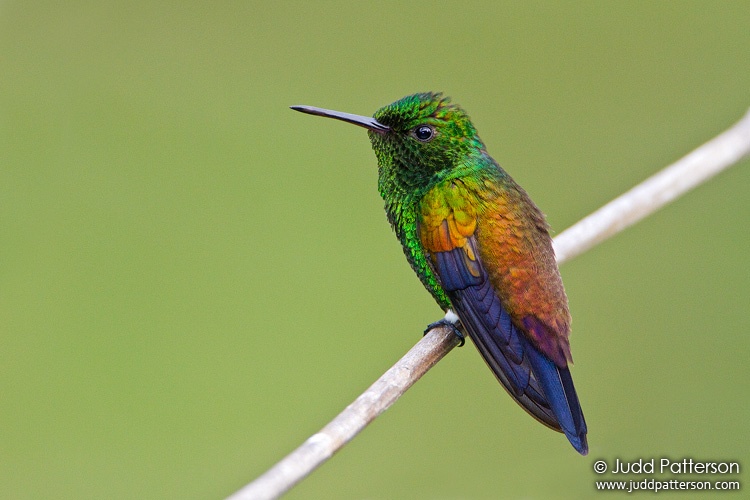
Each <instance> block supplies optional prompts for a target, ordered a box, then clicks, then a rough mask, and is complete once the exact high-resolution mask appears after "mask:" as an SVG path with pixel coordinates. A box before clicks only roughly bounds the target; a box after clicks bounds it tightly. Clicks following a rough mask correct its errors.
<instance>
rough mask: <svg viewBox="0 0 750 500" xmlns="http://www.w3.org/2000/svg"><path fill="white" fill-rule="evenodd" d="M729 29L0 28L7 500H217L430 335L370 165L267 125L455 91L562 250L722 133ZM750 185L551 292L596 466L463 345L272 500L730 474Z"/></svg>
mask: <svg viewBox="0 0 750 500" xmlns="http://www.w3.org/2000/svg"><path fill="white" fill-rule="evenodd" d="M749 25H750V4H748V3H747V2H735V3H731V2H721V3H709V2H703V3H695V2H627V3H625V2H617V3H615V2H579V3H574V4H565V5H563V4H562V3H556V2H531V3H521V2H476V3H473V2H471V3H465V2H461V3H460V4H459V3H455V4H450V3H434V2H410V3H409V4H408V6H407V5H406V4H405V3H403V2H367V3H364V2H361V3H360V2H320V3H306V2H299V3H277V4H276V5H274V6H273V7H270V6H269V4H266V3H253V2H129V3H119V2H76V1H73V2H64V3H62V2H36V3H29V2H18V1H4V2H2V3H0V238H1V240H0V241H1V243H2V244H1V245H0V393H1V396H0V498H9V499H10V498H13V499H26V498H61V499H66V498H71V499H72V498H76V499H77V498H123V499H129V498H144V499H146V498H196V499H198V498H220V497H223V496H225V495H228V494H230V493H231V492H233V491H234V490H236V489H237V488H239V487H240V486H242V485H243V484H245V483H246V482H248V481H250V480H251V479H253V478H254V477H256V476H257V475H259V474H261V473H262V472H263V471H264V470H266V469H267V468H268V467H269V466H271V465H272V464H273V463H274V462H275V461H276V460H278V459H279V458H281V457H282V456H283V455H285V454H286V453H287V452H289V451H291V450H292V449H293V448H294V447H296V446H297V445H298V444H299V443H301V442H302V441H303V440H304V439H305V438H306V437H308V436H309V435H310V434H312V433H313V432H315V431H317V430H318V429H319V428H320V427H322V426H323V425H324V424H325V423H327V422H328V421H329V420H330V419H331V418H332V417H333V416H335V415H336V414H337V413H338V412H339V411H340V410H341V409H343V408H344V407H345V406H346V405H347V404H348V403H349V402H350V401H351V400H353V399H354V398H355V397H356V396H357V395H358V394H359V393H360V392H361V391H362V390H363V389H365V388H366V387H367V386H368V385H369V384H370V383H371V382H372V381H374V380H375V379H376V378H377V377H378V376H379V375H380V374H381V373H382V372H383V371H384V370H385V369H387V368H388V367H389V366H390V365H391V364H392V363H393V362H395V361H396V360H397V359H398V358H399V357H400V356H401V355H402V354H403V353H404V352H405V351H406V350H407V349H408V348H409V347H411V346H412V345H413V344H414V343H415V342H416V341H417V340H418V339H419V338H420V335H421V331H422V329H423V328H424V326H425V325H426V324H427V323H428V322H430V321H433V320H435V319H437V318H438V317H440V315H441V312H440V311H439V309H438V308H437V306H436V305H435V304H434V303H433V301H432V299H431V297H430V296H429V294H427V293H426V292H425V291H424V290H423V289H422V287H421V285H420V284H419V282H418V280H417V279H416V278H415V277H414V276H413V274H412V272H411V270H410V269H409V268H408V266H407V264H406V262H405V259H404V258H403V255H402V253H401V249H400V247H399V245H398V244H397V242H396V239H395V238H394V236H393V235H392V233H391V230H390V228H389V227H388V225H387V222H386V221H385V217H384V214H383V211H382V202H381V200H380V198H379V195H378V193H377V190H376V162H375V157H374V155H373V153H372V151H371V150H370V145H369V142H368V140H367V137H366V134H365V133H364V131H363V130H361V129H359V128H356V127H352V126H347V125H345V124H342V123H337V122H334V121H330V120H323V119H317V118H313V117H309V116H303V115H301V114H298V113H294V112H292V111H290V110H289V109H288V108H287V106H289V105H291V104H311V105H316V106H323V107H329V108H334V109H339V110H343V111H349V112H353V113H359V114H367V115H369V114H372V113H373V112H374V111H375V110H376V109H377V108H378V107H380V106H382V105H384V104H387V103H389V102H391V101H393V100H395V99H397V98H400V97H402V96H404V95H406V94H411V93H413V92H418V91H426V90H441V91H445V92H446V93H448V94H449V95H451V96H453V98H454V100H455V101H456V102H459V103H461V104H462V105H463V107H464V108H465V109H466V110H467V111H468V112H469V113H470V114H471V116H472V118H473V120H474V123H475V124H476V125H477V127H478V129H479V131H480V133H481V136H482V138H483V139H484V141H485V143H486V144H487V145H488V148H489V151H490V153H491V154H492V155H493V156H494V157H495V158H496V159H497V160H498V161H499V162H500V163H501V164H502V165H503V166H504V167H505V168H506V169H507V170H508V171H510V172H511V173H512V175H513V176H514V177H515V178H516V180H518V181H519V182H520V183H521V184H522V185H523V186H524V187H525V188H526V189H527V190H528V191H529V193H530V194H531V195H532V197H533V198H534V199H535V201H536V202H537V204H539V205H540V206H541V208H542V209H543V210H544V211H545V212H546V213H547V214H548V216H549V219H550V222H551V224H552V226H553V227H554V228H555V229H556V230H557V232H560V231H562V230H563V229H564V228H566V227H567V226H569V225H570V224H572V223H574V222H575V221H577V220H578V219H580V218H581V217H583V216H585V215H587V214H588V213H589V212H591V211H593V210H594V209H596V208H598V207H599V206H601V205H602V204H603V203H605V202H607V201H609V200H610V199H612V198H613V197H615V196H616V195H618V194H620V193H622V192H623V191H625V190H627V189H628V188H630V187H631V186H633V185H634V184H636V183H638V182H639V181H641V180H642V179H644V178H646V177H647V176H649V175H650V174H652V173H654V172H656V171H657V170H659V169H660V168H661V167H663V166H664V165H666V164H668V163H669V162H671V161H673V160H675V159H677V158H679V157H680V156H682V155H683V154H685V153H687V152H689V151H690V150H692V149H693V148H695V147H696V146H698V145H699V144H701V143H702V142H704V141H706V140H708V139H709V138H711V137H712V136H714V135H715V134H717V133H719V132H720V131H722V130H723V129H724V128H726V127H728V126H729V125H731V124H732V123H734V122H735V121H736V120H737V119H739V117H740V116H741V115H742V114H743V113H744V112H745V110H746V109H747V108H748V106H750V29H748V26H749ZM748 166H749V165H748V161H745V162H744V163H743V164H740V165H738V166H736V167H734V168H733V169H732V170H730V171H729V172H726V173H724V174H721V175H720V176H719V177H717V178H716V179H714V180H712V181H710V182H709V183H708V184H706V185H704V186H702V187H700V188H698V189H697V190H696V191H694V192H692V193H690V194H688V195H687V196H686V197H684V198H682V199H680V200H678V201H677V202H676V203H674V204H673V205H671V206H669V207H668V208H666V209H664V210H663V211H661V212H659V213H657V214H656V215H654V216H652V217H651V218H649V219H647V220H646V221H644V222H642V223H640V224H639V225H637V226H636V227H634V228H631V229H629V230H628V231H627V232H625V233H624V234H621V235H619V236H617V237H615V238H614V239H612V240H610V241H608V242H606V243H604V244H603V245H601V246H599V247H597V248H595V249H593V250H591V251H590V252H588V253H587V254H585V255H583V256H581V257H579V258H578V259H576V260H575V261H572V262H571V263H569V264H566V265H565V266H564V267H563V269H562V273H563V278H564V280H565V283H566V286H567V291H568V295H569V297H570V303H571V308H572V313H573V317H574V334H573V337H572V345H573V354H574V357H575V360H576V365H575V368H574V370H573V375H574V379H575V381H576V385H577V387H578V391H579V394H580V397H581V400H582V402H583V405H584V410H585V413H586V417H587V420H588V423H589V428H590V434H589V440H590V443H591V453H590V455H589V456H588V457H580V456H578V455H577V454H576V453H575V452H574V450H573V449H572V448H571V447H570V445H569V444H568V443H567V442H566V440H565V438H564V437H563V436H562V435H559V434H556V433H553V432H551V431H549V430H547V429H545V428H544V427H543V426H541V425H540V424H538V423H537V422H535V421H534V420H533V419H531V418H530V417H528V415H527V414H526V413H525V412H523V411H522V410H521V409H519V408H518V407H517V406H516V405H515V404H514V403H513V402H512V401H511V400H510V398H509V397H508V396H507V395H506V394H505V393H504V391H503V390H502V389H501V388H500V386H499V385H498V384H497V382H496V381H495V380H494V378H493V377H492V375H491V374H490V372H489V370H488V369H487V368H486V367H485V365H484V363H483V362H482V361H481V359H480V357H479V355H478V354H477V353H476V350H475V348H474V347H473V346H471V345H468V344H467V347H465V348H463V349H459V350H456V351H454V352H453V353H451V354H450V355H449V356H448V357H447V358H446V359H445V360H443V361H442V362H441V363H440V364H439V365H438V366H437V367H435V369H433V370H432V371H431V372H430V373H429V374H427V376H426V377H425V378H424V379H423V380H422V381H420V382H419V383H418V384H417V385H416V386H415V387H414V388H412V390H410V391H409V393H408V394H407V395H406V396H405V397H404V398H403V399H402V400H400V401H399V402H398V403H397V404H396V405H395V406H394V407H393V408H392V409H391V410H390V411H388V412H387V413H386V414H384V415H383V416H382V417H381V418H380V419H378V420H377V421H376V422H375V423H374V424H373V425H372V426H370V427H369V428H368V429H367V430H365V432H363V433H362V434H361V435H360V436H359V437H357V438H356V439H355V440H354V441H353V442H352V443H351V444H350V445H349V446H347V447H346V448H345V449H344V450H343V451H341V452H340V453H339V454H338V455H336V457H334V458H333V459H332V460H331V461H330V462H329V463H327V464H325V465H324V466H323V467H322V468H321V469H319V470H318V471H316V472H315V473H314V474H313V475H312V476H311V477H309V478H308V479H307V480H305V481H304V482H303V483H301V484H300V485H299V486H298V487H297V488H296V489H295V490H293V492H292V493H291V494H290V495H289V498H299V499H302V498H384V499H385V498H388V499H391V498H393V499H410V498H553V497H558V498H585V497H598V496H600V495H602V494H601V493H597V492H596V491H595V489H594V481H595V480H596V479H599V478H600V477H599V476H596V475H595V474H594V473H593V471H592V464H593V462H594V461H595V460H596V459H604V460H607V461H608V462H612V461H614V459H615V458H621V459H624V460H633V459H637V458H644V459H648V458H651V457H656V458H657V459H658V458H659V457H662V456H667V457H672V458H674V459H681V458H683V457H692V458H694V459H697V460H704V461H705V460H735V461H740V462H741V463H742V465H743V466H747V465H750V438H749V435H748V434H749V431H748V420H749V419H750V404H749V403H748V389H750V383H749V382H750V377H749V375H750V368H748V362H747V358H748V353H749V352H750V335H748V333H749V332H750V320H748V306H749V305H750V290H749V287H748V284H749V282H750V264H748V250H747V248H748V244H749V243H750V231H749V230H748V229H749V228H748V222H749V221H750V202H749V201H748V188H750V169H748ZM605 477H607V476H605ZM610 477H611V476H610ZM630 478H632V479H643V476H634V477H630ZM726 478H727V477H726V476H725V477H720V478H719V479H726ZM745 478H747V475H746V474H745V473H744V472H743V473H742V474H740V476H736V475H735V476H732V477H730V478H729V479H734V480H738V479H739V480H744V479H745ZM698 479H705V477H703V478H698ZM709 479H716V477H715V476H712V477H710V478H709ZM743 486H745V489H746V488H747V485H743ZM610 495H611V493H610ZM739 495H741V493H739V494H737V493H735V494H730V493H717V494H715V496H716V498H734V497H738V496H739ZM664 496H666V497H667V498H670V497H671V495H668V494H667V495H664ZM660 497H661V495H660ZM674 497H675V498H683V499H684V498H690V497H691V495H689V494H685V493H680V494H676V495H674Z"/></svg>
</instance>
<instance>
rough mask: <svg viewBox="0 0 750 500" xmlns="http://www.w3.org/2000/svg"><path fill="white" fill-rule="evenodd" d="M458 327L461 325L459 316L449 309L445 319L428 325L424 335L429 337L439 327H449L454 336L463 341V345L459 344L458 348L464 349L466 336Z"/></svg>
mask: <svg viewBox="0 0 750 500" xmlns="http://www.w3.org/2000/svg"><path fill="white" fill-rule="evenodd" d="M458 325H459V319H458V316H456V313H454V312H453V311H451V310H450V309H449V310H448V312H447V313H445V317H444V318H442V319H440V320H438V321H435V322H434V323H430V324H429V325H427V328H425V330H424V334H423V335H427V333H428V332H429V331H430V330H432V329H433V328H437V327H439V326H447V327H448V328H450V329H451V331H452V332H453V334H454V335H455V336H456V337H458V339H459V340H460V341H461V343H460V344H458V347H462V346H463V345H464V344H465V343H466V337H465V336H464V334H463V333H461V330H460V329H459V328H458Z"/></svg>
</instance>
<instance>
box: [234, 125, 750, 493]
mask: <svg viewBox="0 0 750 500" xmlns="http://www.w3.org/2000/svg"><path fill="white" fill-rule="evenodd" d="M748 155H750V111H749V112H748V113H747V114H745V116H744V117H743V118H742V119H741V120H740V121H739V122H737V123H736V124H735V125H734V126H732V127H731V128H729V129H727V130H726V131H725V132H723V133H721V134H720V135H718V136H716V137H715V138H714V139H712V140H710V141H709V142H707V143H705V144H704V145H702V146H700V147H699V148H697V149H696V150H694V151H693V152H691V153H689V154H688V155H687V156H685V157H683V158H682V159H680V160H678V161H677V162H675V163H673V164H672V165H670V166H668V167H666V168H664V169H663V170H661V171H660V172H658V173H656V174H654V175H653V176H651V177H649V178H648V179H646V180H645V181H643V182H642V183H641V184H639V185H637V186H636V187H634V188H632V189H631V190H630V191H628V192H626V193H625V194H623V195H621V196H619V197H618V198H616V199H615V200H613V201H611V202H609V203H607V204H606V205H604V206H603V207H602V208H600V209H599V210H597V211H596V212H594V213H592V214H591V215H589V216H587V217H585V218H584V219H582V220H581V221H579V222H577V223H576V224H574V225H573V226H571V227H570V228H568V229H566V230H565V231H563V232H562V233H560V234H559V235H558V236H557V237H556V238H555V239H554V242H553V244H554V248H555V253H556V256H557V262H558V263H563V262H565V261H568V260H570V259H572V258H574V257H576V256H578V255H580V254H582V253H583V252H585V251H586V250H588V249H590V248H592V247H594V246H596V245H598V244H599V243H601V242H602V241H604V240H606V239H607V238H609V237H610V236H613V235H615V234H617V233H618V232H620V231H622V230H623V229H625V228H627V227H629V226H631V225H633V224H635V223H636V222H638V221H639V220H641V219H643V218H644V217H646V216H647V215H650V214H652V213H654V212H655V211H657V210H658V209H660V208H661V207H663V206H664V205H666V204H667V203H669V202H671V201H673V200H674V199H676V198H678V197H679V196H681V195H683V194H685V193H686V192H687V191H689V190H690V189H692V188H694V187H696V186H698V185H699V184H701V183H703V182H705V181H707V180H708V179H710V178H711V177H713V176H714V175H716V174H718V173H719V172H721V171H722V170H724V169H726V168H728V167H730V166H732V165H734V164H735V163H737V162H739V161H740V160H742V159H743V158H745V157H747V156H748ZM457 344H458V338H457V337H456V335H454V334H453V332H452V331H451V330H450V329H448V328H445V327H439V328H434V329H432V330H431V331H430V332H429V333H428V334H427V335H425V336H424V337H423V338H422V339H421V340H420V341H419V342H417V344H416V345H415V346H414V347H412V348H411V349H410V350H409V352H407V353H406V355H405V356H404V357H403V358H401V359H400V360H399V361H398V362H397V363H396V364H395V365H393V367H391V368H390V369H389V370H388V371H387V372H385V374H383V376H382V377H380V378H379V379H378V380H377V381H376V382H375V383H374V384H372V385H371V386H370V387H369V388H368V389H367V390H366V391H365V392H364V393H362V395H360V396H359V397H358V398H357V399H356V400H355V401H354V402H353V403H352V404H350V405H349V406H347V407H346V409H344V411H342V412H341V413H340V414H339V415H338V416H336V418H334V419H333V420H332V421H331V422H330V423H329V424H328V425H326V426H325V427H324V428H323V429H321V430H320V431H319V432H317V433H315V434H313V435H312V436H311V437H310V438H308V439H307V440H306V441H305V442H304V443H302V445H300V446H299V447H298V448H297V449H296V450H294V451H293V452H292V453H290V454H289V455H287V456H286V457H284V458H283V459H282V460H281V461H279V462H278V463H277V464H276V465H274V466H273V467H272V468H271V469H269V470H268V471H267V472H265V473H264V474H263V475H262V476H260V477H259V478H257V479H256V480H255V481H253V482H251V483H250V484H248V485H247V486H245V487H244V488H242V489H241V490H239V491H237V492H236V493H235V494H234V495H232V496H230V497H229V498H228V500H265V499H272V498H278V497H279V496H281V495H283V494H284V493H285V492H286V491H288V490H289V489H291V488H292V487H293V486H294V485H295V484H297V483H298V482H299V481H301V480H302V479H304V478H305V477H306V476H307V475H308V474H310V473H311V472H312V471H313V470H315V468H317V467H318V466H320V465H321V464H322V463H323V462H325V461H326V460H328V459H329V458H331V457H332V456H333V454H334V453H336V452H337V451H338V450H339V449H341V447H343V446H344V445H345V444H346V443H348V442H349V441H350V440H351V439H352V438H354V436H356V435H357V434H358V433H359V432H360V431H361V430H362V429H364V428H365V427H366V426H367V425H368V424H369V423H370V422H372V421H373V420H375V418H376V417H377V416H378V415H380V414H381V413H383V412H384V411H385V410H386V409H388V408H389V407H390V406H391V405H392V404H393V403H395V402H396V400H397V399H398V398H399V397H401V395H402V394H404V393H405V392H406V390H407V389H409V387H411V386H412V385H413V384H414V383H415V382H416V381H417V380H419V379H420V378H421V377H422V375H424V374H425V373H427V371H428V370H429V369H430V368H432V367H433V366H434V365H435V364H436V363H437V362H438V361H440V360H441V359H442V358H443V357H444V356H445V355H446V354H448V353H449V352H450V350H451V349H453V348H454V347H455V346H456V345H457Z"/></svg>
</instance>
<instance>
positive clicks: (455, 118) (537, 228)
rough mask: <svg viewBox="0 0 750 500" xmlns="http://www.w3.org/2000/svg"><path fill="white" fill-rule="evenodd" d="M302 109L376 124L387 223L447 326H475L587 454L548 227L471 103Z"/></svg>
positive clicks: (475, 335) (504, 366)
mask: <svg viewBox="0 0 750 500" xmlns="http://www.w3.org/2000/svg"><path fill="white" fill-rule="evenodd" d="M292 109H294V110H297V111H301V112H303V113H308V114H312V115H318V116H325V117H329V118H335V119H337V120H343V121H345V122H349V123H353V124H355V125H359V126H361V127H364V128H366V129H367V130H368V135H369V137H370V141H371V142H372V148H373V149H374V150H375V155H376V156H377V158H378V189H379V191H380V195H381V196H382V197H383V200H384V201H385V211H386V214H387V216H388V221H389V222H390V223H391V226H392V227H393V230H394V231H395V232H396V235H397V236H398V239H399V241H401V245H402V246H403V250H404V253H405V254H406V258H407V260H408V261H409V264H410V265H411V267H412V269H414V271H415V272H416V273H417V276H419V279H420V280H421V281H422V284H423V285H424V286H425V288H427V290H428V291H429V292H430V293H431V294H432V296H433V297H434V298H435V300H436V301H437V303H438V304H439V305H440V307H442V308H443V310H444V311H445V312H446V314H445V317H444V318H443V319H442V320H440V321H439V322H437V323H442V324H447V325H449V326H451V327H452V328H453V329H454V331H455V332H456V333H457V335H459V336H462V335H463V334H462V332H466V333H468V335H469V337H470V338H471V339H472V341H473V342H474V344H476V346H477V349H478V350H479V352H480V353H481V354H482V357H483V358H484V360H485V361H486V362H487V364H488V365H489V367H490V369H491V370H492V371H493V373H494V374H495V376H496V377H497V379H498V380H499V381H500V383H501V384H502V385H503V387H505V389H506V390H507V391H508V393H509V394H510V395H511V397H513V399H515V400H516V402H517V403H518V404H519V405H521V407H523V408H524V409H525V410H526V411H527V412H528V413H529V414H531V415H532V416H533V417H534V418H536V419H537V420H539V421H540V422H542V423H543V424H545V425H547V426H548V427H550V428H552V429H555V430H557V431H561V432H563V433H565V436H567V438H568V440H569V441H570V443H571V444H572V445H573V447H574V448H575V449H576V450H578V452H579V453H581V454H582V455H585V454H586V453H588V444H587V442H586V432H587V430H586V421H585V419H584V417H583V412H582V410H581V404H580V402H579V401H578V395H577V394H576V391H575V388H574V386H573V379H572V378H571V376H570V371H569V368H568V363H569V362H572V358H571V354H570V343H569V341H568V336H569V334H570V321H571V319H570V312H569V311H568V298H567V296H566V295H565V289H564V288H563V283H562V279H561V278H560V272H559V270H558V268H557V263H556V262H555V255H554V251H553V249H552V240H551V238H550V235H549V226H548V225H547V221H546V219H545V217H544V214H542V212H541V211H540V210H539V209H538V208H537V206H536V205H535V204H534V202H533V201H531V198H529V195H528V194H526V191H524V190H523V189H522V188H521V187H520V186H519V185H518V184H516V182H515V181H514V180H513V179H512V178H511V177H510V175H508V174H507V173H506V172H505V170H503V169H502V168H501V167H500V166H499V165H498V164H497V162H496V161H495V160H494V159H493V158H492V157H491V156H490V155H489V154H488V153H487V150H486V148H485V146H484V143H483V142H482V141H481V139H480V138H479V135H478V134H477V131H476V129H475V128H474V125H473V124H472V123H471V120H470V119H469V116H468V115H467V114H466V112H465V111H464V110H463V109H461V108H460V107H459V106H457V105H455V104H452V103H451V101H450V99H449V98H447V97H443V95H442V94H439V93H432V92H428V93H422V94H414V95H410V96H407V97H404V98H403V99H399V100H398V101H396V102H394V103H392V104H389V105H387V106H384V107H382V108H381V109H379V110H378V111H377V112H376V113H375V115H374V116H373V118H368V117H366V116H359V115H352V114H349V113H341V112H338V111H331V110H327V109H321V108H315V107H312V106H292ZM437 323H434V324H433V325H435V324H437ZM431 326H432V325H431Z"/></svg>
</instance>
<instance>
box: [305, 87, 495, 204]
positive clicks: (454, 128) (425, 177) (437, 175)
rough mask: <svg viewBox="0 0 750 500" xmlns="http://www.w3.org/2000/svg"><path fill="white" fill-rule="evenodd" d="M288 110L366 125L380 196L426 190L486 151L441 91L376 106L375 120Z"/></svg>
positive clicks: (316, 110)
mask: <svg viewBox="0 0 750 500" xmlns="http://www.w3.org/2000/svg"><path fill="white" fill-rule="evenodd" d="M292 109H294V110H296V111H300V112H302V113H307V114H311V115H316V116H325V117H328V118H334V119H336V120H341V121H345V122H348V123H352V124H354V125H358V126H360V127H364V128H366V129H367V130H368V134H369V136H370V141H371V142H372V148H373V149H374V150H375V154H376V155H377V157H378V165H379V173H380V175H379V177H380V180H379V183H380V188H381V192H382V193H384V196H387V193H392V192H394V191H398V192H401V193H414V192H419V191H422V190H424V189H425V188H428V187H429V186H430V184H431V183H434V182H437V181H439V180H440V179H442V178H444V177H445V176H446V175H448V174H450V173H451V172H452V171H453V170H454V169H456V168H462V167H464V168H468V167H469V166H470V164H471V161H470V159H471V157H472V156H475V155H477V154H482V153H483V152H484V144H482V141H481V140H480V139H479V136H478V135H477V131H476V129H475V128H474V125H472V123H471V120H469V116H468V115H467V114H466V112H465V111H464V110H463V109H461V108H460V107H459V106H458V105H456V104H451V102H450V98H448V97H443V95H442V94H440V93H434V92H426V93H422V94H414V95H410V96H406V97H404V98H403V99H399V100H398V101H396V102H394V103H392V104H389V105H388V106H384V107H382V108H380V109H379V110H378V111H377V112H376V113H375V115H374V117H373V118H370V117H367V116H360V115H353V114H350V113H342V112H340V111H332V110H330V109H323V108H316V107H314V106H292Z"/></svg>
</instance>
